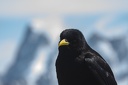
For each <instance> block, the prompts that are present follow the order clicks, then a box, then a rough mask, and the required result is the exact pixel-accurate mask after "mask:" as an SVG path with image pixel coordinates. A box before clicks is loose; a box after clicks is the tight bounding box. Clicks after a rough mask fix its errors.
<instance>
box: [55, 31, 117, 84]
mask: <svg viewBox="0 0 128 85" xmlns="http://www.w3.org/2000/svg"><path fill="white" fill-rule="evenodd" d="M58 49H59V54H58V57H57V59H56V73H57V79H58V84H59V85H117V83H116V80H115V78H114V75H113V72H112V70H111V68H110V66H109V65H108V64H107V62H106V61H105V60H104V59H103V58H102V57H101V55H100V54H99V53H97V52H96V51H95V50H93V49H92V48H91V47H90V46H89V45H88V44H87V42H86V40H85V38H84V36H83V34H82V33H81V32H80V31H79V30H77V29H66V30H64V31H62V33H61V34H60V41H59V45H58Z"/></svg>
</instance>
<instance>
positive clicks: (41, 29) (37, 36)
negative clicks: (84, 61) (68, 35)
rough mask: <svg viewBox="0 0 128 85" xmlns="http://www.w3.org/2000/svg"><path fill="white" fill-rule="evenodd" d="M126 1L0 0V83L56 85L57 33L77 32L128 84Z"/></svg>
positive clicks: (121, 81) (124, 84) (120, 80)
mask: <svg viewBox="0 0 128 85" xmlns="http://www.w3.org/2000/svg"><path fill="white" fill-rule="evenodd" d="M127 4H128V0H0V85H58V84H57V78H56V71H55V60H56V58H57V54H58V41H59V34H60V33H61V31H62V30H64V29H67V28H76V29H79V30H81V31H82V33H83V34H84V36H85V38H86V40H87V42H88V44H89V45H90V46H91V47H92V48H93V49H95V50H96V51H97V52H99V53H100V54H101V55H102V56H103V57H104V59H105V60H106V61H107V62H108V63H109V65H110V66H111V68H112V70H113V72H114V75H115V77H116V80H117V82H118V85H128V37H127V36H128V5H127Z"/></svg>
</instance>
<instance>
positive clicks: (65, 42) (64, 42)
mask: <svg viewBox="0 0 128 85" xmlns="http://www.w3.org/2000/svg"><path fill="white" fill-rule="evenodd" d="M58 46H59V48H60V49H61V48H64V47H67V48H68V49H70V50H73V51H81V50H84V49H85V48H86V46H88V45H87V43H86V40H85V38H84V36H83V34H82V33H81V32H80V31H79V30H77V29H66V30H64V31H62V33H61V34H60V41H59V44H58Z"/></svg>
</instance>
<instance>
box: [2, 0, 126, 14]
mask: <svg viewBox="0 0 128 85" xmlns="http://www.w3.org/2000/svg"><path fill="white" fill-rule="evenodd" d="M0 2H1V3H0V13H1V14H6V15H8V14H9V15H30V14H43V13H50V14H53V13H55V14H67V13H88V12H106V11H111V12H115V11H119V10H120V11H122V10H125V11H126V10H127V9H128V5H127V3H128V1H127V0H121V1H120V0H107V1H103V0H18V1H14V0H6V1H0Z"/></svg>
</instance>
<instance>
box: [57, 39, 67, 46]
mask: <svg viewBox="0 0 128 85" xmlns="http://www.w3.org/2000/svg"><path fill="white" fill-rule="evenodd" d="M63 45H69V42H67V41H66V39H63V40H61V41H60V43H59V45H58V46H59V47H60V46H63Z"/></svg>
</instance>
